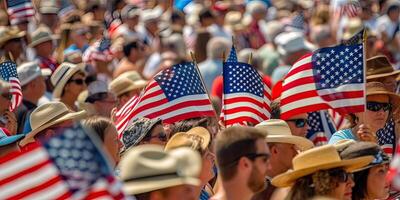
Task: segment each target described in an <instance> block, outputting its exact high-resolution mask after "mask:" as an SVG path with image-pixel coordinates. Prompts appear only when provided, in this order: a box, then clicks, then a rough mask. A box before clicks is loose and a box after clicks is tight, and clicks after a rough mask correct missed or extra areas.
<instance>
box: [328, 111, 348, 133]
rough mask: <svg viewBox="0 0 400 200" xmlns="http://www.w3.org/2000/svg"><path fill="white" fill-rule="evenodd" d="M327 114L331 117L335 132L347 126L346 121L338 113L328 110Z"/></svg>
mask: <svg viewBox="0 0 400 200" xmlns="http://www.w3.org/2000/svg"><path fill="white" fill-rule="evenodd" d="M328 113H329V114H330V115H331V117H332V120H333V123H334V124H335V126H336V129H337V130H340V129H342V128H343V127H344V126H345V125H346V124H347V119H346V118H345V117H344V116H343V115H341V114H339V113H338V112H335V111H334V110H332V109H328Z"/></svg>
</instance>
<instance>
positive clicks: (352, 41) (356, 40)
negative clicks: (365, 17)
mask: <svg viewBox="0 0 400 200" xmlns="http://www.w3.org/2000/svg"><path fill="white" fill-rule="evenodd" d="M365 30H366V29H361V30H360V31H359V32H358V33H356V34H354V35H353V36H352V37H351V38H349V39H347V40H343V41H342V44H344V45H356V44H361V43H362V41H363V39H364V31H365Z"/></svg>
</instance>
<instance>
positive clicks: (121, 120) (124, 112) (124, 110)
mask: <svg viewBox="0 0 400 200" xmlns="http://www.w3.org/2000/svg"><path fill="white" fill-rule="evenodd" d="M138 102H139V96H133V97H132V98H131V99H129V101H128V102H126V103H125V105H123V106H122V107H121V108H120V109H119V110H118V111H117V113H116V114H115V117H116V122H115V124H116V127H117V131H118V138H119V139H121V138H122V133H123V131H124V130H125V128H126V127H127V126H128V124H129V121H130V120H131V119H132V118H133V115H132V113H133V111H134V108H135V106H136V104H137V103H138Z"/></svg>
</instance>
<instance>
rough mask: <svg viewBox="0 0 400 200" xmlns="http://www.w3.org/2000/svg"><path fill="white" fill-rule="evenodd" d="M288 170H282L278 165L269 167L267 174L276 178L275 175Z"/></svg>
mask: <svg viewBox="0 0 400 200" xmlns="http://www.w3.org/2000/svg"><path fill="white" fill-rule="evenodd" d="M286 171H287V170H281V169H278V168H277V167H271V168H267V171H266V174H267V176H268V177H269V178H274V177H275V176H277V175H279V174H282V173H284V172H286Z"/></svg>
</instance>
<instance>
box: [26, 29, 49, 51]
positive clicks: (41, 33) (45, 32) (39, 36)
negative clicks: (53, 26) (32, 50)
mask: <svg viewBox="0 0 400 200" xmlns="http://www.w3.org/2000/svg"><path fill="white" fill-rule="evenodd" d="M31 38H32V41H31V43H30V44H29V47H35V46H36V45H38V44H41V43H43V42H47V41H52V40H53V39H54V38H53V36H52V33H51V30H50V29H49V28H47V27H46V26H40V27H39V28H38V29H36V30H35V31H33V33H32V34H31Z"/></svg>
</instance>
